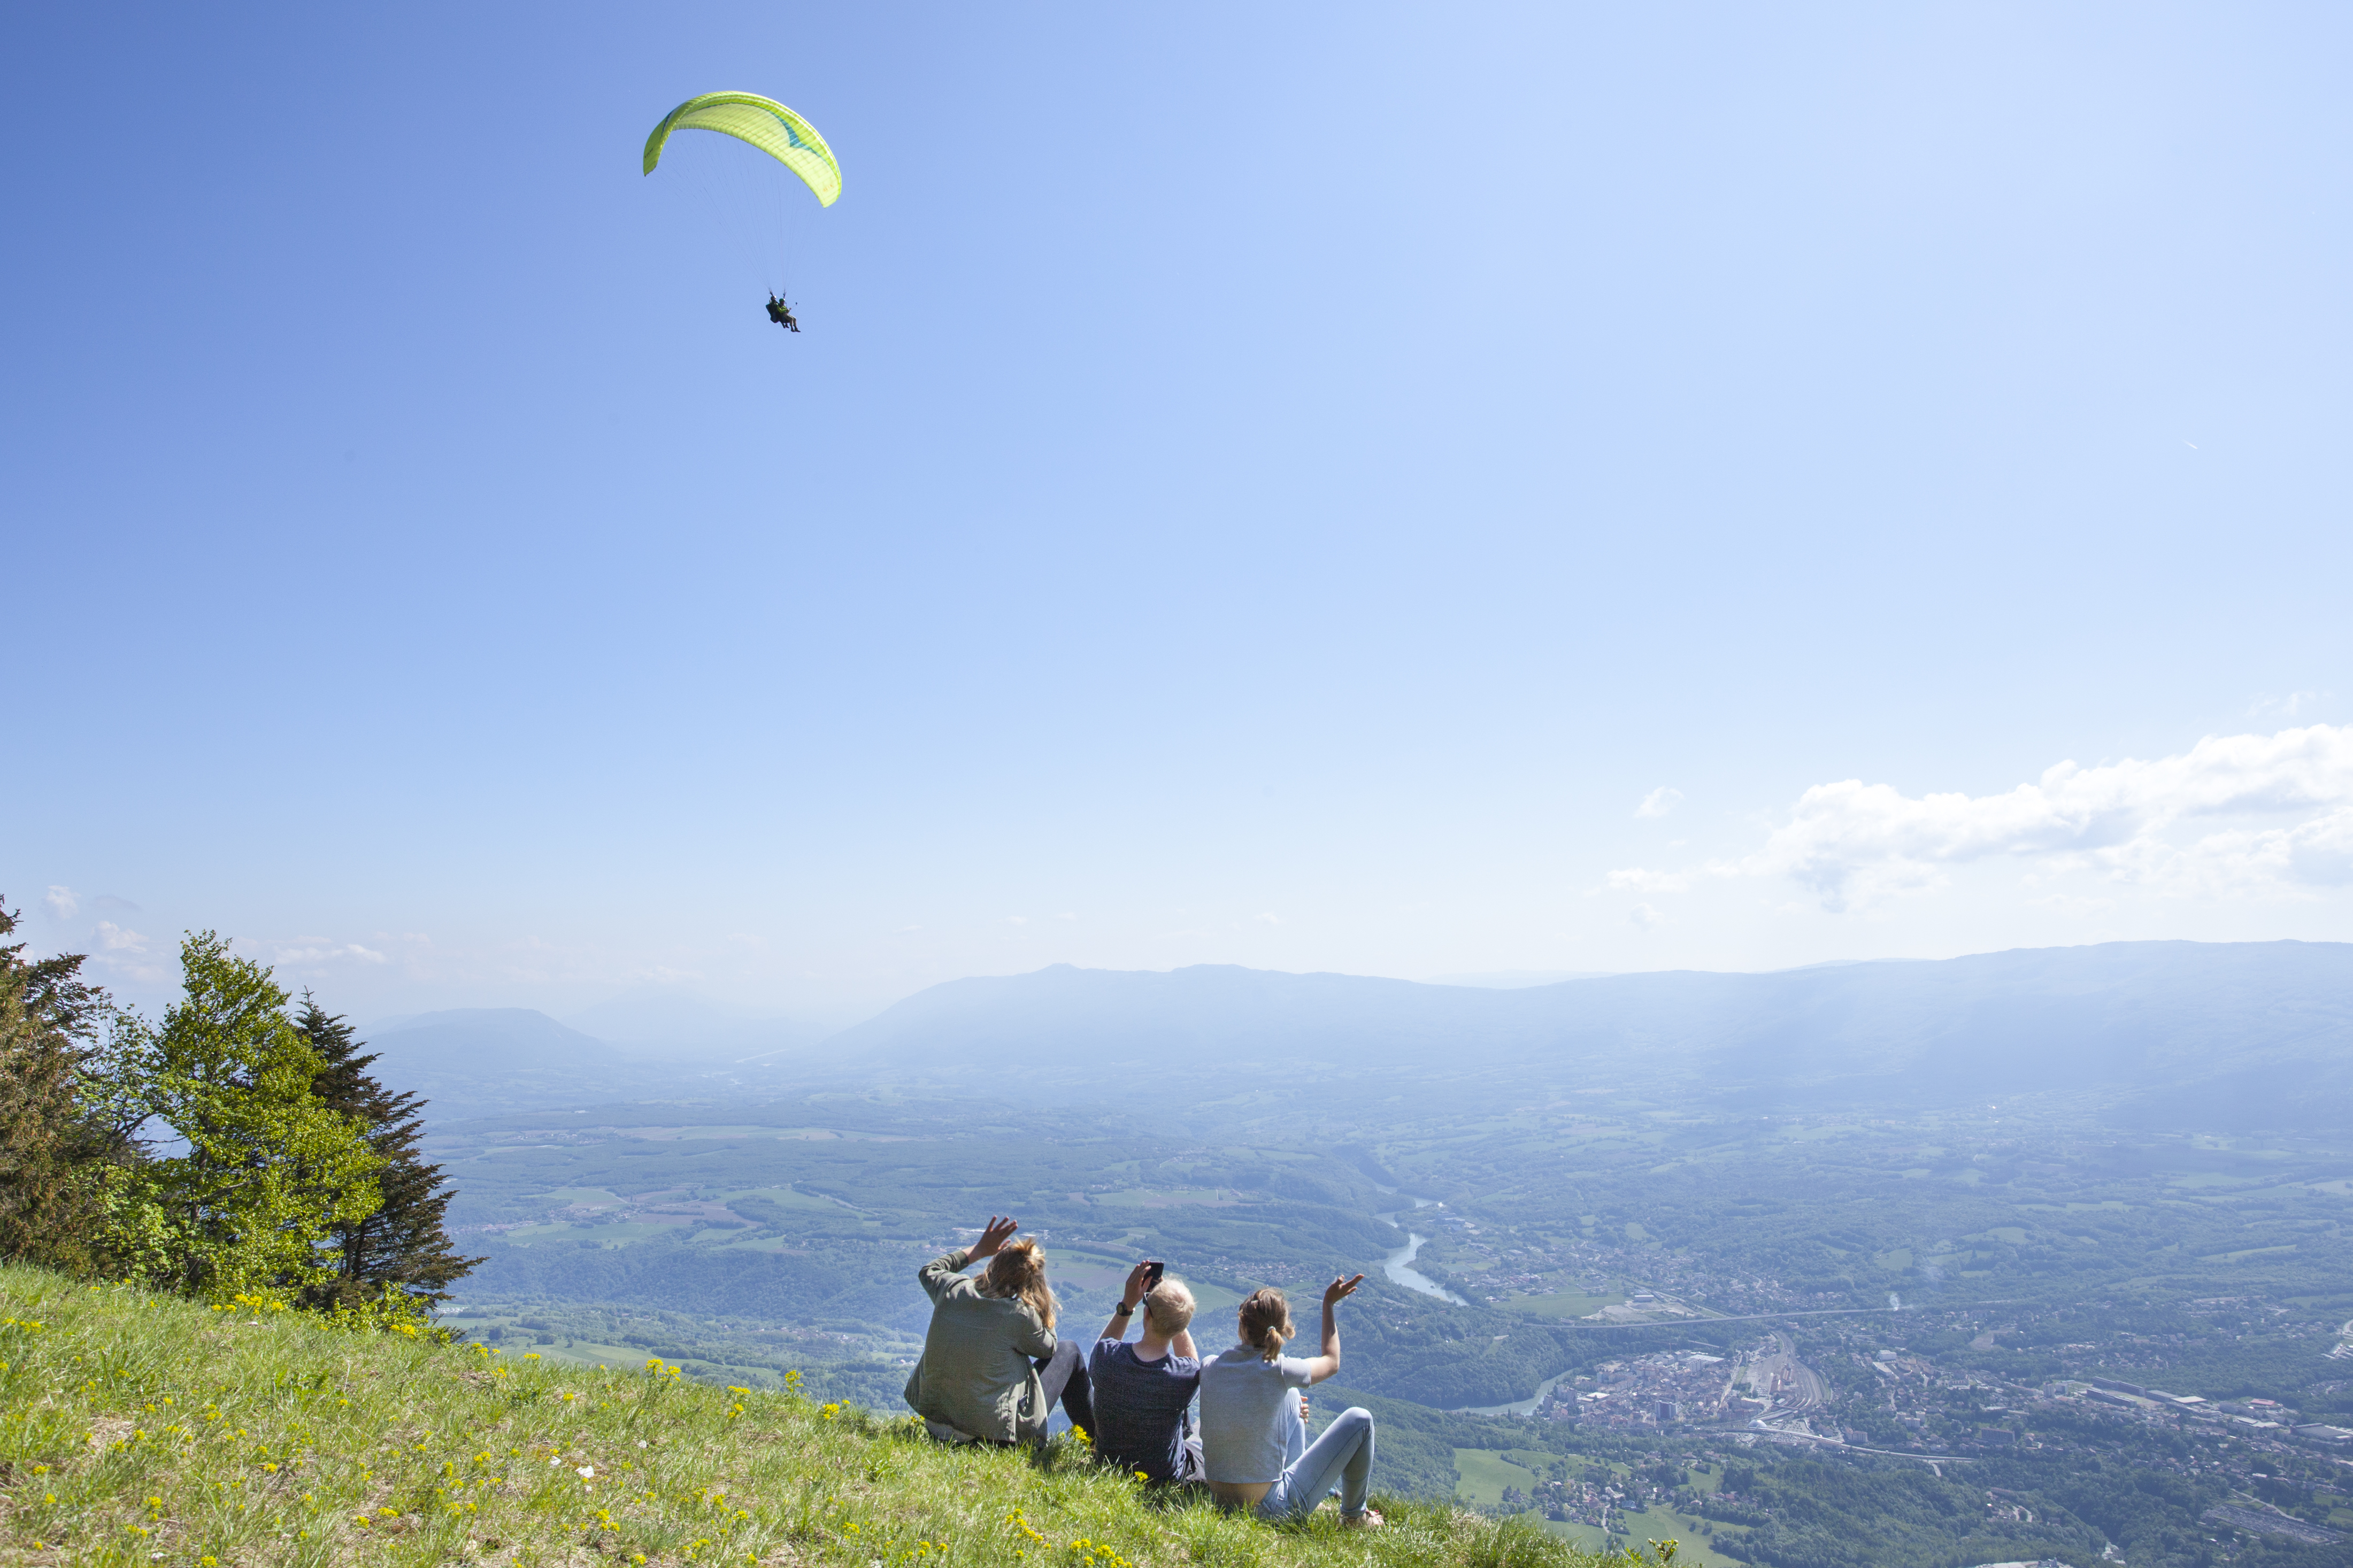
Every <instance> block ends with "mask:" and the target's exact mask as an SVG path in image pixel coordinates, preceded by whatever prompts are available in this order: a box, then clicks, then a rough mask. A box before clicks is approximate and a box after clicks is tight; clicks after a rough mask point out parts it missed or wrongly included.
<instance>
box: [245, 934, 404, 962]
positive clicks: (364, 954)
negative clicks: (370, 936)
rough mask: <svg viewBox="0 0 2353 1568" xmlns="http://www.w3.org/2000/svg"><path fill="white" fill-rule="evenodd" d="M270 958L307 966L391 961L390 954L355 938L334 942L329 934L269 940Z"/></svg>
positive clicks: (271, 960) (275, 960)
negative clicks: (279, 940) (325, 935)
mask: <svg viewBox="0 0 2353 1568" xmlns="http://www.w3.org/2000/svg"><path fill="white" fill-rule="evenodd" d="M391 962H392V958H391V955H390V954H388V953H383V952H377V951H376V950H375V948H372V947H363V946H362V945H360V944H359V943H358V942H335V941H333V940H332V939H331V938H328V937H319V936H303V937H294V938H292V939H290V940H289V941H285V942H271V943H269V963H272V964H281V963H283V964H291V965H294V966H296V967H298V968H299V967H307V966H311V965H315V964H324V963H391Z"/></svg>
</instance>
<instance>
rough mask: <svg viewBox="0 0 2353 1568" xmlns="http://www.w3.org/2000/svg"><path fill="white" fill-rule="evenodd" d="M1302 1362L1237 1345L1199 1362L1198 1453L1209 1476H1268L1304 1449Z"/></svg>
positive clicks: (1252, 1479) (1243, 1481)
mask: <svg viewBox="0 0 2353 1568" xmlns="http://www.w3.org/2000/svg"><path fill="white" fill-rule="evenodd" d="M1308 1382H1309V1368H1308V1364H1307V1363H1305V1362H1303V1361H1302V1360H1300V1359H1299V1358H1298V1357H1297V1356H1277V1357H1276V1358H1275V1359H1274V1360H1272V1361H1269V1360H1267V1359H1266V1357H1265V1356H1263V1355H1261V1353H1259V1352H1257V1351H1255V1350H1253V1349H1251V1348H1250V1347H1249V1346H1248V1345H1236V1346H1235V1347H1234V1348H1233V1349H1232V1350H1229V1351H1228V1352H1225V1353H1224V1354H1223V1355H1218V1356H1211V1357H1210V1358H1209V1359H1208V1360H1207V1361H1205V1362H1203V1363H1201V1457H1202V1458H1203V1460H1204V1461H1205V1462H1206V1464H1207V1466H1208V1479H1209V1480H1211V1481H1217V1482H1224V1483H1227V1484H1230V1485H1235V1486H1252V1485H1256V1484H1258V1483H1261V1482H1267V1481H1272V1480H1275V1479H1278V1478H1279V1477H1281V1476H1282V1472H1283V1470H1284V1469H1285V1468H1287V1467H1289V1466H1290V1465H1291V1464H1292V1462H1293V1461H1294V1460H1296V1459H1297V1458H1299V1456H1300V1455H1301V1454H1302V1453H1303V1452H1304V1451H1305V1450H1306V1447H1307V1425H1306V1423H1305V1422H1303V1421H1302V1420H1301V1419H1300V1416H1299V1395H1298V1394H1297V1393H1296V1392H1295V1391H1296V1390H1298V1389H1302V1388H1304V1387H1306V1386H1307V1384H1308Z"/></svg>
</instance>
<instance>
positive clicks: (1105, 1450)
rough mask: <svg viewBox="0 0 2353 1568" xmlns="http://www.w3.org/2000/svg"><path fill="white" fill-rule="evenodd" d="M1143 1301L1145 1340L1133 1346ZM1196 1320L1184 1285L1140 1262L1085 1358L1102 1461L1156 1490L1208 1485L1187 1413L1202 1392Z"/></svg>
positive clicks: (1156, 1266) (1154, 1266)
mask: <svg viewBox="0 0 2353 1568" xmlns="http://www.w3.org/2000/svg"><path fill="white" fill-rule="evenodd" d="M1138 1302H1141V1303H1142V1304H1143V1306H1144V1337H1143V1338H1142V1339H1141V1340H1139V1341H1137V1342H1135V1343H1134V1344H1133V1345H1131V1344H1129V1343H1127V1342H1126V1341H1127V1325H1128V1321H1129V1320H1130V1319H1132V1318H1133V1317H1134V1315H1135V1309H1136V1305H1137V1303H1138ZM1192 1321H1193V1292H1192V1291H1190V1290H1188V1289H1186V1288H1185V1282H1184V1281H1183V1280H1182V1279H1164V1278H1162V1277H1161V1266H1160V1265H1159V1264H1158V1263H1156V1262H1152V1261H1146V1262H1143V1263H1139V1264H1137V1265H1136V1266H1135V1267H1134V1268H1133V1269H1131V1270H1129V1272H1128V1276H1127V1285H1126V1287H1125V1289H1123V1290H1122V1291H1121V1292H1120V1298H1119V1308H1118V1310H1115V1311H1114V1312H1113V1313H1112V1315H1111V1321H1109V1322H1108V1323H1105V1324H1104V1325H1103V1333H1102V1334H1101V1336H1099V1337H1098V1338H1097V1339H1096V1341H1095V1348H1094V1350H1093V1351H1092V1352H1090V1353H1089V1354H1088V1356H1087V1388H1088V1392H1089V1394H1090V1397H1091V1398H1092V1400H1093V1403H1094V1415H1095V1434H1094V1437H1095V1454H1096V1457H1097V1458H1102V1459H1104V1460H1106V1461H1108V1462H1109V1463H1111V1464H1113V1465H1116V1466H1118V1467H1119V1468H1121V1469H1123V1470H1125V1471H1127V1472H1128V1473H1129V1474H1130V1475H1134V1476H1141V1477H1143V1478H1144V1479H1145V1480H1146V1481H1149V1482H1153V1483H1155V1484H1159V1483H1166V1482H1171V1481H1198V1480H1199V1479H1202V1469H1201V1444H1200V1440H1199V1439H1198V1438H1196V1437H1194V1436H1193V1435H1192V1431H1191V1424H1190V1423H1189V1422H1188V1421H1187V1419H1186V1414H1185V1413H1186V1410H1187V1407H1188V1406H1190V1405H1192V1403H1193V1394H1194V1391H1195V1390H1196V1389H1198V1388H1199V1387H1200V1385H1201V1359H1200V1356H1199V1353H1198V1352H1196V1351H1195V1350H1194V1348H1193V1336H1192V1334H1191V1333H1190V1332H1189V1331H1187V1324H1189V1323H1190V1322H1192Z"/></svg>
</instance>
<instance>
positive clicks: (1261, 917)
mask: <svg viewBox="0 0 2353 1568" xmlns="http://www.w3.org/2000/svg"><path fill="white" fill-rule="evenodd" d="M1250 918H1251V919H1252V920H1255V921H1258V922H1259V923H1260V924H1261V925H1271V926H1279V925H1281V924H1282V916H1281V915H1278V914H1276V913H1275V912H1274V911H1273V910H1260V911H1259V912H1258V913H1257V914H1255V915H1252V916H1251V917H1250Z"/></svg>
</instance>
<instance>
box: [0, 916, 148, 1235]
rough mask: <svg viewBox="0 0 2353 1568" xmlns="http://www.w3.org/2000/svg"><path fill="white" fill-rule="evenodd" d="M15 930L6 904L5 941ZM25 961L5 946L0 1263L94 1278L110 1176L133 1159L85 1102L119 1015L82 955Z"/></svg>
mask: <svg viewBox="0 0 2353 1568" xmlns="http://www.w3.org/2000/svg"><path fill="white" fill-rule="evenodd" d="M15 930H16V915H15V913H14V912H12V911H11V910H9V909H8V908H7V907H6V906H5V905H4V904H0V937H5V936H7V935H9V934H10V933H12V932H13V931H15ZM24 952H25V944H24V943H23V942H16V943H14V944H10V945H6V946H0V1256H5V1257H9V1258H26V1259H29V1260H31V1261H33V1262H37V1263H45V1264H47V1265H48V1266H49V1267H50V1268H62V1269H65V1270H66V1271H68V1272H69V1273H77V1274H79V1273H88V1272H90V1270H92V1269H93V1268H98V1267H100V1261H101V1254H102V1251H103V1246H102V1242H101V1239H100V1237H101V1233H102V1231H103V1230H104V1226H105V1212H104V1202H105V1184H104V1180H103V1176H102V1174H101V1173H102V1172H104V1171H105V1170H106V1169H107V1168H108V1167H110V1166H112V1165H115V1164H119V1163H128V1162H129V1161H131V1160H132V1158H133V1157H134V1152H133V1150H132V1147H131V1144H130V1140H129V1139H128V1138H127V1137H126V1136H124V1135H123V1134H122V1133H121V1131H118V1130H117V1129H116V1128H114V1127H112V1126H111V1125H110V1124H109V1122H108V1120H107V1118H106V1117H105V1116H104V1115H103V1114H102V1113H101V1112H100V1110H99V1109H98V1108H97V1107H94V1106H93V1105H91V1104H90V1103H89V1102H88V1100H86V1099H85V1096H84V1094H83V1092H82V1091H83V1089H84V1087H85V1084H84V1078H85V1075H86V1074H87V1073H88V1072H89V1071H90V1068H91V1067H92V1066H93V1064H94V1063H95V1062H96V1061H97V1059H98V1058H99V1057H100V1047H99V1044H98V1037H99V1032H100V1028H101V1027H102V1026H105V1025H106V1024H107V1023H109V1022H110V1021H111V1019H112V1018H113V1017H114V1016H115V1012H114V1005H113V1004H112V1002H111V1001H110V1000H109V999H108V997H107V994H106V993H105V992H104V991H102V990H100V989H99V988H98V987H97V986H94V985H91V984H89V983H88V982H87V981H85V980H83V979H82V977H81V973H80V971H81V965H82V957H83V955H82V954H80V953H60V954H58V956H56V957H54V958H44V959H33V960H28V959H26V957H25V956H24Z"/></svg>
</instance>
